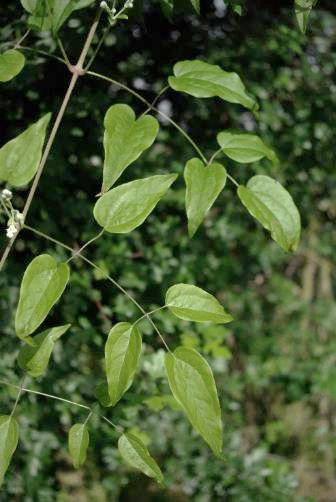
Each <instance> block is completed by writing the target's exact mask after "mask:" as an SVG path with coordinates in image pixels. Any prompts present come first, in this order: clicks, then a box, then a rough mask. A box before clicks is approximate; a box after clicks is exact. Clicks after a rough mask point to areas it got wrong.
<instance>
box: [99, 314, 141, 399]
mask: <svg viewBox="0 0 336 502" xmlns="http://www.w3.org/2000/svg"><path fill="white" fill-rule="evenodd" d="M140 353H141V336H140V334H139V331H138V329H137V328H136V327H135V326H134V327H132V325H131V324H130V323H128V322H120V323H118V324H116V325H115V326H113V328H112V329H111V331H110V333H109V335H108V338H107V341H106V344H105V371H106V376H107V383H108V393H109V396H110V400H111V401H110V405H112V406H114V405H115V404H116V403H117V402H118V401H119V399H120V398H121V396H122V395H123V394H124V393H125V392H126V391H127V389H128V388H129V387H130V386H131V385H132V382H133V379H134V375H135V370H136V367H137V363H138V360H139V356H140Z"/></svg>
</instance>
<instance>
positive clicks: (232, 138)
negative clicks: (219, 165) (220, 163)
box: [217, 132, 277, 164]
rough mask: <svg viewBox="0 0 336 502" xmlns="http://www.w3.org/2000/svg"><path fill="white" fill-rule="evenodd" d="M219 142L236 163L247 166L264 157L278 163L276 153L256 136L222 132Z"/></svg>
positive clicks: (219, 135) (218, 136)
mask: <svg viewBox="0 0 336 502" xmlns="http://www.w3.org/2000/svg"><path fill="white" fill-rule="evenodd" d="M217 141H218V144H219V146H220V147H221V148H222V151H223V152H224V153H225V155H227V156H228V157H230V159H232V160H235V161H236V162H241V163H243V164H246V163H249V162H256V161H257V160H260V159H262V158H263V157H267V158H268V159H269V160H270V161H271V162H273V163H274V164H275V163H276V161H277V156H276V154H275V152H274V151H273V150H271V148H269V147H268V146H266V145H265V143H264V142H263V141H262V139H260V138H259V136H256V135H255V134H245V133H231V132H220V133H219V134H218V135H217Z"/></svg>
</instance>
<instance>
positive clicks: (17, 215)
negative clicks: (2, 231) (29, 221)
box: [14, 209, 23, 225]
mask: <svg viewBox="0 0 336 502" xmlns="http://www.w3.org/2000/svg"><path fill="white" fill-rule="evenodd" d="M14 221H15V222H17V223H19V224H20V225H22V224H23V214H22V213H20V211H18V210H17V209H15V210H14Z"/></svg>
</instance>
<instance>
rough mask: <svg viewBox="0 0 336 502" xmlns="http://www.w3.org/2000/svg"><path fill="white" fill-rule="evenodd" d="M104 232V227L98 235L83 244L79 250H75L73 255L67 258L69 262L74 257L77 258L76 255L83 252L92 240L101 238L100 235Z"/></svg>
mask: <svg viewBox="0 0 336 502" xmlns="http://www.w3.org/2000/svg"><path fill="white" fill-rule="evenodd" d="M103 233H104V229H103V230H101V231H100V232H99V233H98V234H97V235H95V236H94V237H92V239H90V240H89V241H87V242H86V243H85V244H83V246H82V247H81V248H79V249H78V251H74V253H73V255H72V256H71V257H70V258H69V259H68V260H67V263H69V262H70V261H71V260H73V259H74V258H76V256H78V255H80V254H81V252H82V251H83V250H84V249H85V248H86V247H88V246H89V245H90V244H92V242H94V241H96V240H98V239H100V237H101V236H102V235H103Z"/></svg>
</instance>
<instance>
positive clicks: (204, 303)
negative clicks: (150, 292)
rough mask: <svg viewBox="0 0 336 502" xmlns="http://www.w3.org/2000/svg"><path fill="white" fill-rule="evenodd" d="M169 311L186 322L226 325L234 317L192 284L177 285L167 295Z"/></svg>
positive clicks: (208, 294)
mask: <svg viewBox="0 0 336 502" xmlns="http://www.w3.org/2000/svg"><path fill="white" fill-rule="evenodd" d="M165 304H166V305H167V307H168V308H169V310H170V311H171V312H172V313H173V314H174V315H176V317H179V318H180V319H183V320H185V321H195V322H212V323H215V324H225V323H228V322H231V321H232V320H233V317H232V316H231V315H230V314H228V312H226V311H225V309H224V307H223V305H221V304H220V303H219V301H218V300H217V299H216V298H215V297H214V296H212V295H210V293H207V292H206V291H204V290H203V289H201V288H198V287H197V286H193V285H191V284H175V285H174V286H171V287H170V288H169V289H168V291H167V293H166V302H165Z"/></svg>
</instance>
